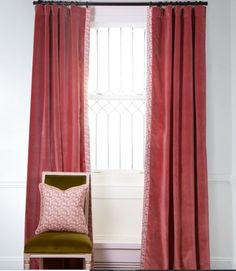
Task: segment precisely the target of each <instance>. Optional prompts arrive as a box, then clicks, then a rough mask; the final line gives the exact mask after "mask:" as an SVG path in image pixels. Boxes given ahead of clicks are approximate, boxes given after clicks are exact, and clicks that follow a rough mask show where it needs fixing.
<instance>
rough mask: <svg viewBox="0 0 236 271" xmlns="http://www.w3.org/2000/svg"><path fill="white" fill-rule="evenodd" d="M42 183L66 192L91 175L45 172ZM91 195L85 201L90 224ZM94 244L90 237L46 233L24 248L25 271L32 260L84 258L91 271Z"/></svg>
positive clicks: (86, 181)
mask: <svg viewBox="0 0 236 271" xmlns="http://www.w3.org/2000/svg"><path fill="white" fill-rule="evenodd" d="M42 182H45V183H46V184H48V185H53V186H55V187H57V188H59V189H62V190H66V189H68V188H70V187H73V186H78V185H82V184H86V183H88V182H89V173H77V172H43V174H42ZM88 210H89V193H88V194H87V197H86V200H85V218H86V220H87V222H88ZM92 249H93V246H92V242H91V240H90V238H89V237H88V235H86V234H80V233H74V232H45V233H41V234H38V235H36V236H34V237H33V238H32V239H31V240H29V241H28V242H27V243H26V244H25V247H24V269H30V259H31V258H39V259H41V261H40V262H41V263H42V259H43V258H83V259H84V268H85V269H91V257H92Z"/></svg>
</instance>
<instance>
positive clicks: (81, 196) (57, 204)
mask: <svg viewBox="0 0 236 271" xmlns="http://www.w3.org/2000/svg"><path fill="white" fill-rule="evenodd" d="M39 190H40V195H41V206H40V219H39V225H38V227H37V229H36V231H35V234H39V233H42V232H46V231H70V232H80V233H86V234H87V233H88V227H87V224H86V219H85V216H84V201H85V197H86V193H87V192H88V185H87V184H83V185H80V186H74V187H71V188H69V189H67V190H61V189H59V188H57V187H54V186H51V185H47V184H45V183H40V184H39Z"/></svg>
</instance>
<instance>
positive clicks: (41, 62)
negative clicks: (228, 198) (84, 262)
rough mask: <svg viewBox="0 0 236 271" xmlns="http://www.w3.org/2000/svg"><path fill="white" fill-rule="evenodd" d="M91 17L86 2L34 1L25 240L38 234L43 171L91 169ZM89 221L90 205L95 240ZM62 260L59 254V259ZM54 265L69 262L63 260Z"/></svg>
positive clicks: (81, 170) (80, 170)
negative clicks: (81, 5) (88, 106)
mask: <svg viewBox="0 0 236 271" xmlns="http://www.w3.org/2000/svg"><path fill="white" fill-rule="evenodd" d="M89 21H90V10H89V9H88V8H81V7H78V6H76V5H73V4H72V5H70V6H66V5H56V4H53V5H49V4H46V5H42V4H39V5H36V10H35V30H34V31H35V32H34V54H33V72H32V92H31V112H30V134H29V152H28V174H27V197H26V218H25V240H26V241H28V240H29V239H31V238H32V237H33V236H34V232H35V229H36V227H37V224H38V222H39V211H40V210H39V209H40V196H39V191H38V184H39V183H40V182H41V178H42V177H41V176H42V171H68V172H84V171H89V170H90V163H89V137H88V123H87V94H86V93H87V73H88V48H89ZM90 191H91V189H90ZM90 203H91V202H90ZM90 206H91V204H90ZM91 225H92V222H91V209H90V215H89V232H90V238H91V240H92V228H91ZM32 262H33V265H32V266H31V268H32V267H33V268H36V267H37V266H36V265H35V262H34V261H32ZM59 262H60V261H59V260H56V261H55V264H56V263H59ZM52 266H53V267H54V268H56V269H57V268H60V267H61V268H66V266H65V265H63V266H58V265H52ZM70 266H71V265H70ZM45 267H46V268H47V266H45ZM75 267H76V268H78V266H75Z"/></svg>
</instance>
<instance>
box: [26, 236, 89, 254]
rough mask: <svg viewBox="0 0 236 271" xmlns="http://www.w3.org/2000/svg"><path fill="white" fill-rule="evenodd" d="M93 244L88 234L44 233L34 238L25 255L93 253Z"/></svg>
mask: <svg viewBox="0 0 236 271" xmlns="http://www.w3.org/2000/svg"><path fill="white" fill-rule="evenodd" d="M92 248H93V246H92V243H91V241H90V239H89V237H88V236H87V235H86V234H82V233H74V232H44V233H41V234H39V235H36V236H35V237H33V238H32V239H31V240H30V241H29V242H28V243H27V244H26V246H25V253H39V254H40V253H48V254H50V253H55V254H60V253H71V254H72V253H91V252H92Z"/></svg>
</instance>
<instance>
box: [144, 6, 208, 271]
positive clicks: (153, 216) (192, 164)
mask: <svg viewBox="0 0 236 271" xmlns="http://www.w3.org/2000/svg"><path fill="white" fill-rule="evenodd" d="M205 19H206V8H205V7H204V6H201V5H200V6H175V7H174V6H171V5H169V6H167V7H164V8H160V7H153V8H150V9H149V14H148V27H147V31H148V67H149V69H148V76H149V78H148V90H147V91H148V93H147V97H148V98H147V150H146V166H145V192H144V216H143V238H142V258H141V262H142V265H143V267H144V268H145V269H152V268H154V269H208V268H209V266H210V260H209V233H208V191H207V161H206V97H205V95H206V94H205V84H206V70H205Z"/></svg>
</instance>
